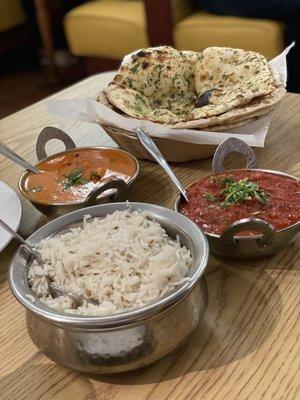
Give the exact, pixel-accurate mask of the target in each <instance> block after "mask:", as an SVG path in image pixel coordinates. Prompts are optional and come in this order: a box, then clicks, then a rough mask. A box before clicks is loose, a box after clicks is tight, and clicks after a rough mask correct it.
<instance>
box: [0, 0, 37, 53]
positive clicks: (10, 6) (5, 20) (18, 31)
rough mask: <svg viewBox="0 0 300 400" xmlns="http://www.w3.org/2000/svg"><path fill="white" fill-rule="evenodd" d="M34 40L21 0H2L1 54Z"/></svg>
mask: <svg viewBox="0 0 300 400" xmlns="http://www.w3.org/2000/svg"><path fill="white" fill-rule="evenodd" d="M32 41H34V34H33V31H32V29H31V27H30V26H29V24H28V22H27V18H26V15H25V13H24V10H23V7H22V4H21V1H20V0H1V1H0V54H2V53H4V52H6V51H8V50H11V49H13V48H16V47H18V46H21V45H24V44H28V43H30V42H32Z"/></svg>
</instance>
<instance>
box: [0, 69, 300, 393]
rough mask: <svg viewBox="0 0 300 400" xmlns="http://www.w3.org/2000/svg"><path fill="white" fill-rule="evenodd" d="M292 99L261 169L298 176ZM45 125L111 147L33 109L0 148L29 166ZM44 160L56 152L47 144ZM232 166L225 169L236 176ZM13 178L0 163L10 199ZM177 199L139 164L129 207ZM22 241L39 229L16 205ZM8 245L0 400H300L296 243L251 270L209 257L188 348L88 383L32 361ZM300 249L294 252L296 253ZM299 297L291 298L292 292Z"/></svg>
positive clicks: (77, 91) (191, 171)
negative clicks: (201, 307) (202, 302)
mask: <svg viewBox="0 0 300 400" xmlns="http://www.w3.org/2000/svg"><path fill="white" fill-rule="evenodd" d="M109 77H110V74H104V75H101V76H100V75H98V76H94V77H91V78H89V79H87V80H85V81H82V82H80V83H78V84H76V85H74V86H72V87H70V88H69V89H66V90H64V91H63V92H61V93H58V94H56V95H55V96H52V98H56V99H62V98H75V97H84V96H86V95H93V94H96V93H97V91H98V90H99V85H100V82H103V81H104V80H106V79H108V78H109ZM299 114H300V96H299V95H292V94H289V95H287V96H286V97H285V98H284V100H283V102H282V105H281V106H280V108H279V109H277V111H276V113H275V115H274V117H273V121H272V125H271V129H270V132H269V134H268V137H267V141H266V146H265V149H264V150H263V151H260V152H259V154H260V163H261V166H263V167H265V168H270V169H278V170H282V171H287V172H289V173H291V174H295V175H299V174H300V163H299V154H300V146H299V144H300V143H299V134H300V118H299ZM47 125H52V126H58V127H60V128H63V129H65V130H66V131H67V132H69V133H70V134H71V135H72V137H73V139H74V140H75V142H76V143H77V144H78V145H85V144H89V145H113V143H112V142H111V140H110V138H109V137H108V136H106V134H105V133H104V132H103V130H102V129H101V128H100V127H98V126H96V125H92V124H88V123H75V122H68V121H64V122H61V121H59V120H58V118H56V117H54V116H51V115H49V114H48V113H47V110H46V107H45V102H44V101H42V102H39V103H37V104H34V105H33V106H31V107H28V108H26V109H24V110H23V111H20V112H18V113H16V114H14V115H12V116H10V117H7V118H5V119H4V120H3V121H2V122H1V125H0V139H1V140H3V141H5V142H6V143H7V144H8V145H9V146H11V147H12V148H13V149H14V150H16V151H17V152H18V153H20V154H21V155H22V156H24V158H26V159H28V160H29V161H30V162H35V160H36V156H35V141H36V138H37V135H38V134H39V132H40V131H41V129H42V128H43V127H45V126H47ZM49 148H50V150H51V151H57V150H59V149H60V147H59V146H58V145H57V143H51V144H49ZM210 165H211V160H204V161H195V162H189V163H186V164H184V165H178V166H176V167H175V170H176V173H177V174H178V175H179V177H180V178H181V180H182V181H183V183H184V184H188V183H190V182H191V181H192V180H194V179H195V178H196V177H201V176H205V175H207V174H208V173H209V171H210ZM238 165H239V162H238V160H234V161H233V166H234V167H235V166H238ZM20 173H21V169H20V168H18V167H17V166H15V165H13V164H12V163H11V162H10V161H7V160H5V159H3V158H1V159H0V180H2V181H4V182H6V183H7V184H9V185H10V186H11V187H13V188H14V189H15V190H17V181H18V177H19V175H20ZM176 195H177V193H176V190H175V189H174V187H173V186H172V184H171V183H170V181H169V180H168V178H167V177H166V176H165V174H164V173H162V171H161V170H160V168H159V167H158V166H157V165H156V164H154V163H150V162H142V163H141V174H140V177H139V179H138V181H137V183H136V185H135V186H134V188H133V191H132V194H131V200H136V201H147V202H152V203H156V204H161V205H165V206H168V207H172V205H173V202H174V199H175V197H176ZM22 205H23V217H22V223H21V228H20V232H21V233H22V234H23V235H28V234H30V233H31V232H33V230H34V229H35V228H36V227H37V226H38V225H40V224H41V223H43V222H44V220H43V218H42V217H41V214H39V213H38V212H37V211H36V210H35V209H34V208H33V207H32V206H31V205H30V204H29V203H28V202H26V201H24V200H23V199H22ZM16 247H17V244H16V243H14V242H12V243H11V244H10V245H9V246H8V247H7V248H6V250H5V251H3V252H2V253H1V254H0V272H1V273H0V318H1V319H0V360H1V363H0V399H1V400H14V399H16V400H25V399H30V400H37V399H43V400H47V399H55V400H60V399H63V400H67V399H72V400H77V399H80V400H83V399H85V400H93V399H101V400H146V399H147V400H183V399H201V400H204V399H209V400H233V399H239V400H248V399H249V400H252V399H255V400H259V399H272V400H291V399H296V398H300V397H299V396H300V392H299V381H300V379H299V378H300V376H299V372H298V371H299V369H298V367H299V319H298V316H299V303H298V299H299V270H298V269H299V251H298V252H297V243H294V244H293V245H291V246H289V247H288V248H286V249H285V250H283V251H281V252H280V253H279V254H277V255H276V256H274V257H269V258H266V259H264V260H259V261H230V260H229V261H224V260H217V259H214V258H213V257H211V259H210V262H209V267H208V270H207V281H208V287H209V304H208V308H207V310H206V312H205V316H204V319H203V321H202V322H201V323H200V325H199V327H198V329H197V332H196V333H195V335H194V337H193V339H192V341H191V343H190V344H189V345H188V346H186V347H185V348H183V349H181V350H179V351H177V352H175V353H174V354H172V355H170V356H168V357H166V358H165V359H163V360H161V361H159V362H158V363H156V364H155V365H153V366H152V367H149V368H146V369H143V370H139V371H135V372H131V373H127V374H120V375H115V376H98V377H97V376H87V375H83V374H81V373H78V372H74V371H70V370H68V369H66V368H64V367H61V366H58V365H56V364H55V363H54V362H52V361H50V360H49V359H47V358H46V357H45V356H44V355H43V354H41V353H39V352H38V351H37V349H36V348H35V347H34V345H33V344H32V343H31V341H30V339H29V337H28V335H27V332H26V327H25V319H24V309H23V307H22V306H21V305H19V304H18V303H17V301H16V300H15V299H14V298H13V296H12V294H11V292H10V290H9V287H8V282H7V265H8V262H9V259H10V257H11V255H12V253H13V251H14V250H15V249H16ZM298 248H299V246H298ZM297 289H298V290H297Z"/></svg>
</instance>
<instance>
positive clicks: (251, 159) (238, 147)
mask: <svg viewBox="0 0 300 400" xmlns="http://www.w3.org/2000/svg"><path fill="white" fill-rule="evenodd" d="M234 152H236V153H241V154H242V155H243V156H245V158H246V161H247V165H246V168H247V169H251V168H258V167H259V165H258V160H257V158H256V156H255V154H254V151H253V150H252V149H251V147H250V146H248V144H247V143H245V142H244V141H243V140H241V139H237V138H233V137H230V138H229V139H226V140H224V142H222V143H221V144H220V145H219V146H218V147H217V149H216V151H215V154H214V157H213V161H212V171H213V173H214V174H215V173H217V172H224V171H225V168H224V166H223V161H224V159H225V157H226V156H228V154H231V153H234Z"/></svg>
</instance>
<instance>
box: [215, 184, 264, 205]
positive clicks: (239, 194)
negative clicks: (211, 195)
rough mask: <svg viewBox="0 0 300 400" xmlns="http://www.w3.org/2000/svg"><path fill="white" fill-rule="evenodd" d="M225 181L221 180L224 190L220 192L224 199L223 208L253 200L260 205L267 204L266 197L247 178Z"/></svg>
mask: <svg viewBox="0 0 300 400" xmlns="http://www.w3.org/2000/svg"><path fill="white" fill-rule="evenodd" d="M229 178H230V177H229ZM225 179H226V178H225ZM225 179H224V180H223V182H224V183H225V188H224V189H223V190H222V195H223V197H224V201H223V204H222V205H223V206H228V205H231V204H237V203H240V202H244V201H247V200H251V199H253V198H255V199H256V200H257V201H259V202H260V203H262V204H266V203H267V201H268V196H267V194H266V193H265V192H264V191H263V190H262V189H260V188H259V186H258V184H257V183H255V182H251V181H248V179H247V178H244V179H240V180H239V181H234V180H233V179H232V178H231V179H228V178H227V181H225Z"/></svg>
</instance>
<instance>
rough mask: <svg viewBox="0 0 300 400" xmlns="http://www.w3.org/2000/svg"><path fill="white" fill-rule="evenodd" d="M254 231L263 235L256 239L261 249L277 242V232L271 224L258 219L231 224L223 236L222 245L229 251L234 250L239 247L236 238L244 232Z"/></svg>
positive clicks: (246, 219) (247, 219) (241, 220)
mask: <svg viewBox="0 0 300 400" xmlns="http://www.w3.org/2000/svg"><path fill="white" fill-rule="evenodd" d="M253 229H254V230H257V231H259V232H261V233H262V235H260V237H259V238H257V239H256V241H257V245H258V246H259V247H269V246H271V245H272V244H273V242H274V241H275V237H276V236H275V235H276V231H275V229H274V227H273V226H272V225H271V224H269V223H268V222H266V221H263V220H261V219H258V218H244V219H240V220H239V221H236V222H234V223H233V224H231V225H230V226H229V227H228V228H227V229H226V230H225V231H224V232H223V233H222V234H221V236H220V240H221V243H222V245H223V246H224V247H225V248H227V249H234V248H236V247H237V246H238V240H237V239H236V238H235V237H234V236H235V235H236V234H237V233H239V232H241V231H243V230H253Z"/></svg>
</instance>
